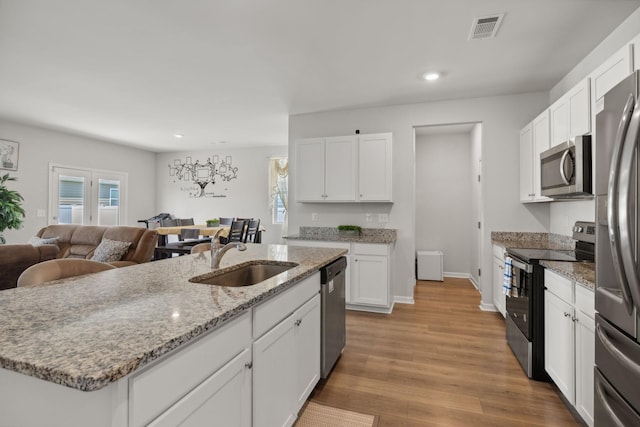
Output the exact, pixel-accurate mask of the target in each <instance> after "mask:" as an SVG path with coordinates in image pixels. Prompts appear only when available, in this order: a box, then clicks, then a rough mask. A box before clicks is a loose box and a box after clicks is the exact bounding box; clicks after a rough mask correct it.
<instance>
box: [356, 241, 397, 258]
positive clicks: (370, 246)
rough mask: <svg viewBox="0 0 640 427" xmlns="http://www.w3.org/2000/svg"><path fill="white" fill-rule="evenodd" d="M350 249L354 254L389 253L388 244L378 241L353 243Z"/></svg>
mask: <svg viewBox="0 0 640 427" xmlns="http://www.w3.org/2000/svg"><path fill="white" fill-rule="evenodd" d="M351 249H352V250H351V252H352V253H353V254H356V255H382V256H387V255H389V245H385V244H380V243H353V247H352V248H351Z"/></svg>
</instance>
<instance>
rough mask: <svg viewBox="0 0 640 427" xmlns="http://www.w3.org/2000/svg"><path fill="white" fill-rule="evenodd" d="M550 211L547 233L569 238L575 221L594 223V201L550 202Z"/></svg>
mask: <svg viewBox="0 0 640 427" xmlns="http://www.w3.org/2000/svg"><path fill="white" fill-rule="evenodd" d="M550 205H551V211H550V217H551V220H550V224H549V232H550V233H555V234H562V235H565V236H571V234H572V233H573V231H572V228H573V225H574V224H575V222H576V221H595V220H596V219H595V218H596V208H595V201H594V200H575V201H567V202H552V203H550Z"/></svg>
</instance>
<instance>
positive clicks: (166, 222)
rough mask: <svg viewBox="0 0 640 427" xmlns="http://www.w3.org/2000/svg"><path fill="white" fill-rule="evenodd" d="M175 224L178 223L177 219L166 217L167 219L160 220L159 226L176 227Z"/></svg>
mask: <svg viewBox="0 0 640 427" xmlns="http://www.w3.org/2000/svg"><path fill="white" fill-rule="evenodd" d="M177 225H178V220H177V219H171V218H167V219H161V220H160V227H176V226H177Z"/></svg>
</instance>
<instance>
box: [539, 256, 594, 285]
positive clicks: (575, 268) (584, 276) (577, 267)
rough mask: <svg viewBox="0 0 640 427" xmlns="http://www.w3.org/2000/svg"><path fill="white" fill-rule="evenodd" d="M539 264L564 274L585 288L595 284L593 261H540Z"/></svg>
mask: <svg viewBox="0 0 640 427" xmlns="http://www.w3.org/2000/svg"><path fill="white" fill-rule="evenodd" d="M540 265H542V266H543V267H545V268H548V269H549V270H551V271H554V272H556V273H558V274H560V275H562V276H565V277H567V278H569V279H571V280H573V281H575V282H576V283H578V284H579V285H582V286H584V287H585V288H587V289H590V290H592V291H593V290H594V289H595V285H596V264H595V263H593V262H562V261H542V260H541V261H540Z"/></svg>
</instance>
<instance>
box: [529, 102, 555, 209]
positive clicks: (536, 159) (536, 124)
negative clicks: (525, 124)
mask: <svg viewBox="0 0 640 427" xmlns="http://www.w3.org/2000/svg"><path fill="white" fill-rule="evenodd" d="M531 130H532V132H533V136H532V138H533V158H532V159H531V161H532V162H533V163H532V165H531V167H532V169H533V171H532V175H533V193H534V194H535V196H534V199H535V200H536V201H549V200H551V199H550V198H548V197H543V196H542V195H541V194H542V190H541V188H540V153H542V152H543V151H545V150H548V149H549V110H548V109H547V110H545V111H544V112H543V113H542V114H540V115H539V116H538V117H536V118H535V119H534V120H533V122H532V124H531Z"/></svg>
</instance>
